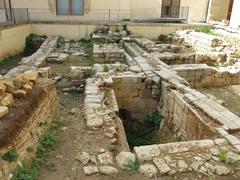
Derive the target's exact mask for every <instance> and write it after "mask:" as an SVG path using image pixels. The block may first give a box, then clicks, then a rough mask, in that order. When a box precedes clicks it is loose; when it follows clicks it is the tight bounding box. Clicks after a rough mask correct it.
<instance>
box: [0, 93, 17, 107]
mask: <svg viewBox="0 0 240 180" xmlns="http://www.w3.org/2000/svg"><path fill="white" fill-rule="evenodd" d="M13 102H14V100H13V95H12V94H10V93H5V94H4V95H3V97H2V99H1V100H0V104H1V105H2V106H8V107H10V106H12V104H13Z"/></svg>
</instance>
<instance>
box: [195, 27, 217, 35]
mask: <svg viewBox="0 0 240 180" xmlns="http://www.w3.org/2000/svg"><path fill="white" fill-rule="evenodd" d="M214 29H215V27H202V28H200V29H197V30H196V31H197V32H202V33H205V34H209V35H216V33H214V32H212V31H211V30H214Z"/></svg>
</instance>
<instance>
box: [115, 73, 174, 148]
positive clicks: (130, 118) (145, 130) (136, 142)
mask: <svg viewBox="0 0 240 180" xmlns="http://www.w3.org/2000/svg"><path fill="white" fill-rule="evenodd" d="M113 81H114V85H113V89H114V92H115V96H116V100H117V104H118V108H119V117H120V118H121V120H122V124H123V126H124V129H125V134H126V137H127V140H128V144H129V147H130V149H133V147H134V146H144V145H151V144H161V143H168V142H175V141H177V139H176V137H175V135H174V131H173V128H171V127H169V126H168V125H167V123H164V122H165V121H164V117H163V116H162V115H161V114H160V113H159V112H158V104H159V99H158V98H153V96H152V89H151V88H148V87H146V85H145V82H144V81H143V79H142V78H141V77H139V76H118V77H113Z"/></svg>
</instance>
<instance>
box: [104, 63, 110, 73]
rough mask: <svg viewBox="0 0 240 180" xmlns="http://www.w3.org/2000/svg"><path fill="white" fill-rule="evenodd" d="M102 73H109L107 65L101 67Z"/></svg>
mask: <svg viewBox="0 0 240 180" xmlns="http://www.w3.org/2000/svg"><path fill="white" fill-rule="evenodd" d="M103 71H104V72H108V71H109V68H108V65H106V64H104V65H103Z"/></svg>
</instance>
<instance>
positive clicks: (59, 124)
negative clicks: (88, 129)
mask: <svg viewBox="0 0 240 180" xmlns="http://www.w3.org/2000/svg"><path fill="white" fill-rule="evenodd" d="M63 125H64V122H63V119H62V118H58V119H57V120H55V121H54V122H53V123H52V126H51V130H55V129H59V128H61V127H63Z"/></svg>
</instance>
